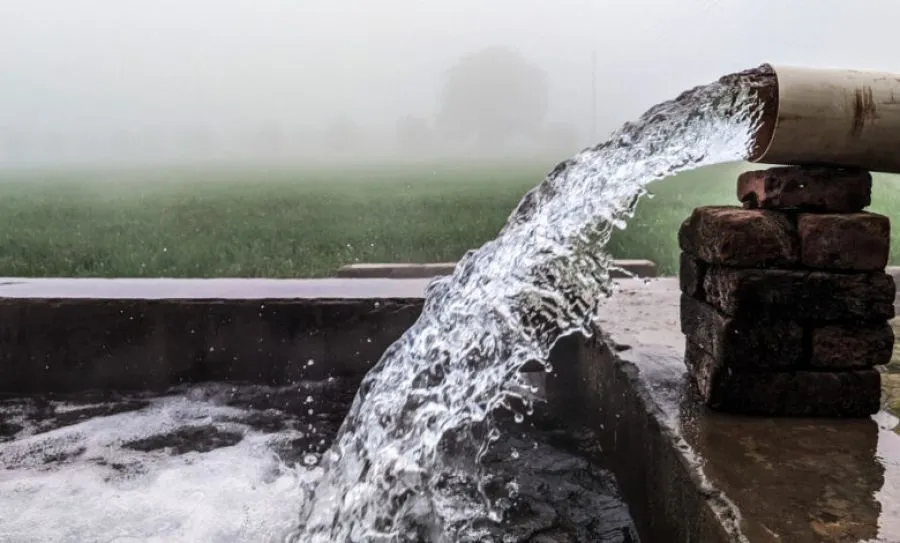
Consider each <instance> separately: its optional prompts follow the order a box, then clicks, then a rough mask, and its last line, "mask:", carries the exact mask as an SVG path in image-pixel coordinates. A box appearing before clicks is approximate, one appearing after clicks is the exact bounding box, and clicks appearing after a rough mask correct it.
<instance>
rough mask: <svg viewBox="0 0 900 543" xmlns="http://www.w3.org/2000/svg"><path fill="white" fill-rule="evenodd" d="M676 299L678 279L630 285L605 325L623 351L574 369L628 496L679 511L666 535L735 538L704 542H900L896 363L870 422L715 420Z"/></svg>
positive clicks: (614, 301) (597, 355)
mask: <svg viewBox="0 0 900 543" xmlns="http://www.w3.org/2000/svg"><path fill="white" fill-rule="evenodd" d="M679 295H680V293H679V288H678V284H677V281H676V280H674V279H659V280H653V281H650V282H648V283H644V282H638V281H634V282H623V288H622V291H620V292H619V293H618V295H617V296H613V297H612V298H610V299H609V300H608V301H607V302H606V303H605V307H604V308H603V310H604V311H603V315H604V317H603V318H602V319H601V322H600V326H601V328H602V329H603V331H604V333H605V334H606V337H607V340H608V341H609V342H610V343H611V344H612V345H617V346H618V348H616V349H613V350H611V351H604V350H603V349H602V348H598V347H593V348H589V349H588V350H587V351H585V353H586V354H582V355H580V358H579V362H578V364H577V366H578V368H579V371H581V372H582V373H581V375H582V376H583V377H584V379H585V386H587V388H586V389H585V390H584V391H583V392H584V394H585V395H586V396H585V397H586V398H588V399H590V398H592V397H593V398H603V400H602V402H601V403H602V405H601V406H600V408H601V409H600V412H598V413H596V414H595V417H594V418H595V419H596V421H597V423H598V425H603V424H605V425H606V426H605V427H606V432H605V437H606V439H608V440H613V439H616V438H617V439H618V441H617V442H616V446H615V447H611V448H609V449H608V450H607V452H608V454H607V457H608V458H609V459H610V462H612V463H613V465H614V466H616V473H617V474H618V475H619V481H620V483H621V485H622V488H623V489H626V492H625V495H626V497H627V498H628V499H632V500H633V502H634V503H635V504H638V503H649V504H650V506H649V507H650V508H651V509H652V508H653V507H659V508H660V510H663V509H668V510H670V511H671V510H678V511H681V512H682V513H683V514H680V515H670V517H671V518H670V519H669V521H670V522H671V524H670V525H668V526H666V528H670V529H674V528H673V527H679V526H680V527H682V528H683V529H684V530H686V531H687V532H688V533H689V534H691V533H692V534H697V533H698V532H697V530H698V529H700V528H710V532H709V533H710V534H712V533H713V531H716V533H718V534H727V535H725V538H720V537H718V536H716V537H715V538H713V537H710V538H708V539H702V537H701V539H702V540H703V541H735V540H742V539H741V538H742V537H743V538H746V541H750V542H753V543H757V542H766V543H769V542H771V543H780V542H786V541H790V542H792V543H819V542H846V543H861V542H865V543H876V542H877V543H897V542H900V435H898V433H900V431H898V430H900V420H898V418H897V416H895V413H896V412H897V407H898V406H897V404H896V401H897V399H898V398H900V395H898V394H897V392H900V390H898V387H896V382H897V381H895V380H894V377H895V376H898V375H900V374H898V373H897V371H898V367H897V361H896V359H895V362H894V363H892V364H891V365H890V366H889V367H888V368H885V373H884V374H882V377H884V379H883V384H884V388H883V402H884V404H885V409H884V410H883V411H881V412H879V413H878V414H877V415H875V416H872V417H869V418H862V419H829V418H789V417H745V416H735V415H728V414H724V413H717V412H714V411H711V410H709V409H707V408H705V407H704V406H703V405H702V402H701V401H700V399H699V397H698V394H697V392H696V390H695V388H694V387H693V386H692V385H691V383H690V379H689V376H688V375H687V372H686V368H685V366H684V360H683V353H684V337H683V336H682V334H681V332H680V330H679V326H678V299H679ZM591 349H595V350H591ZM596 349H599V350H596ZM603 352H606V353H610V352H611V353H612V354H601V353H603ZM604 410H605V411H604ZM604 413H605V414H604ZM619 414H621V420H619V418H618V415H619ZM601 442H604V440H603V439H601ZM675 481H682V482H683V484H675V483H674V482H675ZM628 489H631V490H630V492H631V493H630V494H629V492H628V491H627V490H628ZM647 489H653V490H652V491H648V490H647ZM635 496H637V497H635ZM651 509H648V510H651ZM638 518H644V519H645V520H647V519H649V520H650V521H655V520H659V519H660V518H662V516H661V515H658V514H657V515H656V516H655V517H653V516H652V515H648V513H647V512H644V514H643V515H638ZM698 519H700V520H703V519H705V520H704V521H708V522H707V523H706V524H703V525H701V524H700V523H699V522H698ZM704 533H706V532H704ZM685 540H686V539H685Z"/></svg>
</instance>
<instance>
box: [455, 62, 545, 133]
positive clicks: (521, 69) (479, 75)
mask: <svg viewBox="0 0 900 543" xmlns="http://www.w3.org/2000/svg"><path fill="white" fill-rule="evenodd" d="M548 94H549V84H548V81H547V76H546V74H545V73H544V72H543V71H542V70H541V69H540V68H539V67H538V66H536V65H534V64H531V63H530V62H528V61H527V60H526V59H525V58H523V57H522V56H521V55H520V54H519V53H517V52H515V51H512V50H509V49H506V48H503V47H489V48H487V49H482V50H480V51H477V52H475V53H471V54H468V55H465V56H463V57H462V58H460V59H459V61H458V62H457V63H456V64H454V65H453V66H452V67H451V68H450V69H449V70H448V71H447V73H446V79H445V81H444V87H443V91H442V93H441V97H440V110H439V112H438V118H437V125H438V128H439V129H440V131H441V133H442V134H443V135H444V136H445V137H447V138H448V139H450V140H451V141H466V140H471V139H473V138H474V139H476V140H477V141H478V142H479V143H480V144H484V145H491V146H498V145H503V144H504V143H506V142H507V141H509V140H510V139H511V138H512V137H514V136H524V137H527V138H534V137H535V136H537V135H538V134H539V132H540V129H541V124H542V123H543V121H544V117H545V116H546V114H547V107H548Z"/></svg>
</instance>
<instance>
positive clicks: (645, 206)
mask: <svg viewBox="0 0 900 543" xmlns="http://www.w3.org/2000/svg"><path fill="white" fill-rule="evenodd" d="M552 166H553V164H552V163H551V162H541V161H531V162H528V161H523V162H517V163H511V162H494V163H487V162H477V163H462V162H459V161H457V162H451V161H445V162H428V163H420V164H409V163H406V164H384V163H380V164H360V165H349V166H307V167H302V168H301V167H287V166H282V167H249V166H244V167H229V168H227V169H226V168H212V167H210V168H202V167H194V168H176V167H169V168H156V169H137V168H135V169H125V168H123V169H106V170H99V169H98V170H82V171H63V170H59V171H50V170H47V171H39V170H18V171H17V170H5V171H0V275H2V276H32V277H41V276H43V277H53V276H56V277H60V276H78V277H84V276H94V277H321V276H328V275H332V274H333V273H334V271H335V269H336V268H337V267H339V266H340V265H342V264H347V263H352V262H437V261H451V260H455V259H457V258H459V257H460V256H461V255H462V254H463V253H464V252H465V251H466V250H468V249H471V248H475V247H478V246H480V245H481V244H482V243H484V242H485V241H487V240H489V239H491V238H492V237H494V236H495V235H496V233H497V231H498V230H499V229H500V228H501V227H502V225H503V223H504V221H505V220H506V218H507V216H508V215H509V213H510V212H511V211H512V209H513V208H514V207H515V205H516V203H517V202H518V201H519V199H520V198H521V197H522V195H523V194H524V193H525V192H526V191H527V190H528V189H529V188H531V187H532V186H534V185H536V184H537V183H539V182H540V180H541V179H542V178H543V175H544V174H545V173H546V171H548V170H549V169H550V168H552ZM750 167H752V166H749V165H745V164H729V165H721V166H715V167H711V168H705V169H701V170H697V171H693V172H687V173H684V174H682V175H679V176H677V177H675V178H672V179H667V180H663V181H658V182H656V183H655V184H653V185H652V186H651V192H652V194H653V197H651V198H644V199H643V200H641V202H640V204H639V206H638V212H637V215H636V216H635V217H634V219H633V220H631V221H630V222H629V224H628V227H627V229H625V230H623V231H619V232H617V233H616V235H615V237H614V238H613V240H612V242H611V244H610V246H609V247H608V249H609V251H610V252H611V253H612V255H613V256H615V257H617V258H647V259H650V260H653V261H655V262H657V263H658V264H659V265H660V268H661V271H662V272H663V273H669V274H671V273H674V272H675V269H676V268H675V266H676V262H677V252H678V249H677V245H676V240H675V236H676V232H677V229H678V226H679V224H680V223H681V221H683V220H684V218H685V217H687V215H688V214H689V213H690V211H691V209H693V208H694V207H696V206H700V205H710V204H717V203H722V204H731V203H734V201H735V195H734V190H735V178H736V176H737V174H738V173H739V172H740V171H742V170H744V169H747V168H750ZM873 200H874V203H873V206H872V209H873V210H875V211H879V212H881V213H885V214H887V215H889V216H891V217H892V218H895V215H897V214H898V213H900V212H898V206H897V205H896V204H897V203H898V201H900V182H898V180H897V178H896V177H892V176H876V180H875V190H874V195H873ZM898 239H900V238H896V237H895V238H894V241H893V243H894V244H895V245H894V250H893V255H894V256H893V260H894V261H895V262H896V261H897V260H896V258H897V255H898V254H900V253H898V251H897V245H896V244H897V243H898V242H897V240H898Z"/></svg>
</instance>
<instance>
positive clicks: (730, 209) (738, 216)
mask: <svg viewBox="0 0 900 543" xmlns="http://www.w3.org/2000/svg"><path fill="white" fill-rule="evenodd" d="M678 244H679V245H680V247H681V249H682V250H683V251H685V252H687V253H689V254H691V255H693V256H695V257H697V258H698V259H700V260H702V261H704V262H708V263H710V264H721V265H725V266H737V267H750V268H756V267H759V268H763V267H793V266H795V265H797V264H798V263H799V261H800V243H799V239H798V238H797V231H796V229H795V228H794V225H793V224H792V223H791V221H790V219H789V218H788V217H787V216H786V215H784V214H782V213H778V212H775V211H765V210H750V209H741V208H739V207H734V206H708V207H699V208H697V209H695V210H694V211H693V213H691V216H690V217H689V218H688V219H687V220H686V221H684V223H683V224H682V225H681V229H680V230H679V231H678Z"/></svg>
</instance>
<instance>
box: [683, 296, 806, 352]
mask: <svg viewBox="0 0 900 543" xmlns="http://www.w3.org/2000/svg"><path fill="white" fill-rule="evenodd" d="M681 331H682V332H683V333H684V335H685V336H686V337H687V339H688V341H690V342H691V343H693V344H694V345H697V346H699V347H700V348H702V349H703V350H704V351H706V352H707V353H709V354H710V355H712V356H713V357H714V358H715V359H716V361H717V363H718V364H719V365H721V366H722V367H726V368H735V369H766V368H769V369H771V368H780V369H789V368H792V369H797V368H799V367H800V365H801V363H802V360H803V328H802V327H801V326H800V325H799V324H797V323H794V322H790V321H781V322H779V321H763V320H759V319H754V320H750V321H742V320H739V319H735V318H731V317H726V316H725V315H722V314H721V313H719V312H718V311H716V309H715V308H714V307H712V306H710V305H709V304H705V303H703V302H700V301H697V300H694V299H692V298H690V297H688V296H684V295H682V297H681Z"/></svg>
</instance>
